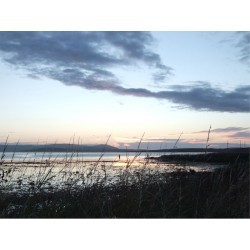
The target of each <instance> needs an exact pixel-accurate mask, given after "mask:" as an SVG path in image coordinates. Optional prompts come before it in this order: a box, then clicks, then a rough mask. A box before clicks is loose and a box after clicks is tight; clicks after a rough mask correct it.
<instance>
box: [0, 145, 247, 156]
mask: <svg viewBox="0 0 250 250" xmlns="http://www.w3.org/2000/svg"><path fill="white" fill-rule="evenodd" d="M3 149H4V144H0V155H1V153H2V152H3ZM136 151H137V150H136V149H120V148H116V147H113V146H110V145H105V144H98V145H85V144H83V145H78V144H47V145H35V144H19V145H14V144H8V145H7V148H6V152H136ZM205 151H206V149H205V148H175V149H161V150H146V149H139V152H148V153H150V152H161V153H171V152H179V153H185V152H189V153H191V152H193V153H202V152H205ZM207 152H210V153H216V152H248V153H249V148H228V149H225V148H208V149H207Z"/></svg>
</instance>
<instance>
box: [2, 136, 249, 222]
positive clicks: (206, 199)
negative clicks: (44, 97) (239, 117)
mask: <svg viewBox="0 0 250 250" xmlns="http://www.w3.org/2000/svg"><path fill="white" fill-rule="evenodd" d="M142 140H143V136H142V137H141V140H140V142H139V144H138V148H137V152H136V154H135V157H134V158H132V159H129V157H127V160H126V162H125V164H124V167H122V168H120V171H117V172H116V174H115V175H111V174H110V173H111V172H110V170H112V169H114V168H116V166H115V162H116V161H115V162H111V163H107V162H104V161H102V157H103V155H104V153H105V150H104V152H102V153H101V156H100V158H99V159H98V161H96V162H94V163H92V164H90V163H86V162H83V161H79V160H78V154H77V149H76V151H75V152H74V153H75V154H76V155H77V160H76V161H74V160H73V156H74V153H71V155H70V156H69V157H68V154H67V156H66V158H65V159H64V161H63V162H61V163H60V167H58V161H57V156H56V157H55V158H54V159H52V158H51V157H49V160H47V161H40V162H35V163H34V164H35V166H34V164H33V163H30V164H23V165H20V164H19V165H18V166H17V165H15V161H12V162H11V164H10V166H11V168H9V167H8V164H7V163H6V164H5V162H4V161H2V167H1V169H3V173H4V174H3V176H2V178H1V179H0V217H2V218H13V217H14V218H249V156H248V159H246V158H242V157H241V156H240V155H239V156H238V157H235V158H234V160H230V162H229V163H228V165H227V167H223V168H218V169H216V170H215V171H212V172H196V171H194V170H192V171H191V170H190V169H189V168H186V169H185V167H181V168H176V169H175V171H170V172H169V171H167V170H166V169H164V168H163V167H162V164H163V165H164V164H165V163H162V162H161V161H160V160H158V161H156V163H155V162H154V167H152V166H151V165H152V160H150V159H148V158H147V160H146V161H144V162H143V164H141V165H140V167H137V168H136V167H134V166H133V163H134V162H135V161H136V158H137V157H139V155H140V150H139V148H140V145H141V142H142ZM73 141H74V139H73ZM108 141H109V138H108V140H107V142H106V145H107V143H108ZM78 142H79V140H78ZM207 144H208V140H207ZM6 145H7V142H6ZM72 145H73V144H72ZM4 150H6V148H5V149H4ZM4 152H5V151H4ZM3 154H4V153H3ZM170 157H171V156H170ZM179 157H180V159H181V156H179ZM207 157H208V159H211V157H212V156H211V155H210V154H207ZM43 158H44V155H43V156H42V159H43ZM159 159H162V160H164V158H159ZM195 159H199V157H197V156H196V158H195ZM200 159H203V160H204V157H203V155H202V157H201V158H200ZM2 160H4V157H2ZM155 160H156V159H154V161H155ZM175 160H176V158H175ZM186 161H187V159H184V163H183V164H184V165H185V163H186ZM7 169H11V171H10V172H9V173H8V171H7ZM58 169H59V170H58ZM31 170H32V171H31ZM14 171H19V172H18V173H19V175H18V176H16V177H15V178H14ZM29 171H31V173H30V175H28V172H29ZM27 176H30V178H29V177H27ZM14 184H15V185H14Z"/></svg>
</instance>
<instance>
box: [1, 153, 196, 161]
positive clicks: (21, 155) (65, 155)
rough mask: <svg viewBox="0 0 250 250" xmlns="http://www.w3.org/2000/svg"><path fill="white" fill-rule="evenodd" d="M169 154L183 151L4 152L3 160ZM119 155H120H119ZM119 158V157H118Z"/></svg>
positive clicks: (107, 159) (112, 157)
mask: <svg viewBox="0 0 250 250" xmlns="http://www.w3.org/2000/svg"><path fill="white" fill-rule="evenodd" d="M162 154H164V155H171V154H175V155H178V154H183V153H162V152H153V153H150V152H149V153H136V152H127V153H126V152H105V153H104V154H102V153H95V152H73V153H65V152H34V153H33V152H16V153H14V152H6V153H5V156H4V160H5V161H11V160H12V159H13V160H15V161H45V160H52V161H54V160H57V161H60V160H69V159H71V160H78V161H80V160H81V161H97V160H98V159H99V158H100V157H101V159H102V160H104V161H117V160H121V161H128V160H131V159H133V158H134V157H135V156H136V159H145V157H147V156H149V157H158V156H161V155H162ZM188 154H197V153H193V152H192V153H188ZM119 156H120V157H119ZM119 158H120V159H119Z"/></svg>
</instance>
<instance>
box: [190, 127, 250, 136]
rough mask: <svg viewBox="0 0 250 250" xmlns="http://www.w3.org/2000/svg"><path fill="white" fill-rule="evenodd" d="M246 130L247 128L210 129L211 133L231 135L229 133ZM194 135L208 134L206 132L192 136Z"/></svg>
mask: <svg viewBox="0 0 250 250" xmlns="http://www.w3.org/2000/svg"><path fill="white" fill-rule="evenodd" d="M248 129H249V127H227V128H216V129H211V132H212V133H231V132H236V131H245V130H248ZM196 133H208V130H203V131H198V132H194V134H196Z"/></svg>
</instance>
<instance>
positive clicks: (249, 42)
mask: <svg viewBox="0 0 250 250" xmlns="http://www.w3.org/2000/svg"><path fill="white" fill-rule="evenodd" d="M237 36H238V37H239V40H238V42H237V43H236V45H235V46H236V47H237V48H238V50H239V60H240V61H241V62H243V63H245V64H247V65H248V66H250V32H246V31H244V32H237Z"/></svg>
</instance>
